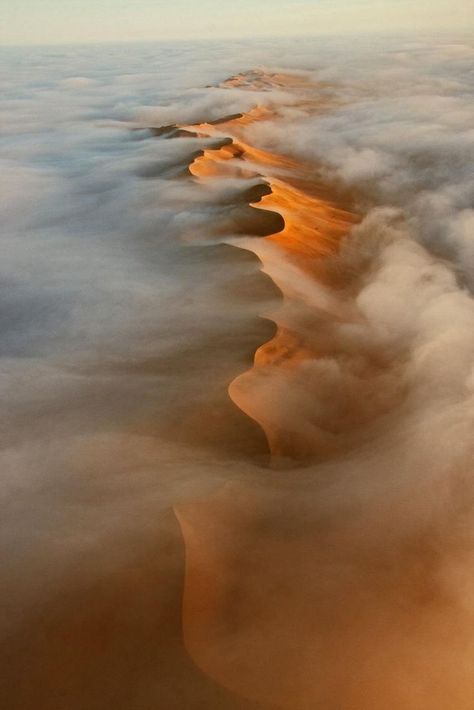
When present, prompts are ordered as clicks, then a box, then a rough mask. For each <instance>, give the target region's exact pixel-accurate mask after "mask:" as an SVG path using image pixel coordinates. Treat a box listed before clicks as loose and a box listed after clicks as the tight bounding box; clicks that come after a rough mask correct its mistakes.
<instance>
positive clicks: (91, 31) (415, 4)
mask: <svg viewBox="0 0 474 710" xmlns="http://www.w3.org/2000/svg"><path fill="white" fill-rule="evenodd" d="M473 24H474V0H170V1H169V2H167V1H166V2H165V0H0V42H1V43H2V44H25V43H26V44H44V43H46V44H50V43H63V42H98V41H99V42H100V41H128V40H129V41H133V40H155V39H190V38H196V39H198V38H208V37H216V38H219V37H234V38H239V37H255V36H273V35H275V36H277V35H299V34H303V35H313V34H314V35H317V34H328V33H338V32H341V33H346V32H364V31H369V32H387V31H399V30H433V29H435V30H443V29H445V30H456V29H463V30H466V29H468V28H469V27H472V26H473Z"/></svg>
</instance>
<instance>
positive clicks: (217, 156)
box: [175, 73, 359, 710]
mask: <svg viewBox="0 0 474 710" xmlns="http://www.w3.org/2000/svg"><path fill="white" fill-rule="evenodd" d="M272 80H273V79H272V78H270V79H267V78H266V77H265V76H264V75H262V74H261V73H259V74H257V83H258V86H259V87H262V86H265V85H267V82H271V81H272ZM278 81H279V82H281V84H282V85H284V86H285V87H286V88H288V87H290V86H292V82H294V85H295V88H296V89H299V88H300V87H301V86H302V85H303V86H304V87H305V89H307V88H308V85H307V82H306V81H305V80H301V79H300V78H298V77H284V78H283V77H282V76H281V75H278ZM249 83H250V87H249V88H252V86H253V83H252V80H251V79H248V78H247V77H245V76H244V75H242V76H240V77H234V78H233V79H232V80H231V84H230V85H232V86H240V87H243V88H244V87H245V88H247V85H248V84H249ZM304 100H305V101H307V99H306V96H305V98H304ZM316 103H317V102H316ZM267 120H277V116H276V115H275V113H273V112H271V111H269V110H268V109H266V108H261V107H256V108H255V109H253V110H252V111H250V112H249V113H248V114H245V115H241V116H234V117H230V118H227V119H223V120H222V121H217V122H216V121H214V122H212V123H201V124H197V125H193V126H180V129H181V130H183V131H188V132H190V133H193V134H197V135H199V136H203V137H206V138H219V139H222V140H223V141H224V143H223V144H222V145H220V146H218V147H213V148H208V149H205V150H203V151H202V153H201V154H200V155H198V156H196V157H194V159H193V161H192V162H191V164H190V166H189V172H190V174H191V175H192V176H193V177H194V178H195V179H196V180H198V181H201V182H203V183H206V182H209V183H212V181H214V180H217V181H218V180H220V179H221V178H229V177H230V178H233V179H238V180H242V182H243V183H245V182H246V181H253V183H254V186H255V181H256V180H258V181H259V182H258V184H262V185H264V186H265V185H266V186H268V190H263V191H260V194H257V195H256V196H253V197H251V199H250V201H249V202H248V205H249V206H250V207H251V208H252V209H254V210H260V211H264V212H270V213H271V212H273V213H277V214H279V215H281V217H282V220H283V222H282V228H281V229H279V230H278V231H275V232H273V233H272V234H270V235H268V236H264V237H261V238H258V237H256V236H251V235H250V234H249V235H246V236H243V237H235V238H231V239H228V240H227V243H229V244H232V245H233V246H235V247H237V248H240V249H246V250H248V251H250V252H252V253H253V254H255V255H256V256H257V258H258V259H259V261H260V263H261V271H262V272H264V273H265V274H266V275H267V276H269V277H270V279H271V280H272V281H273V283H274V284H275V285H276V286H277V287H278V289H279V291H280V292H281V295H282V306H283V307H284V306H285V304H287V305H289V306H290V307H296V309H300V307H301V309H302V310H303V312H304V311H305V309H307V308H312V306H313V298H312V290H313V289H316V290H318V295H320V288H321V287H320V286H318V282H320V283H322V284H324V281H325V280H326V279H327V278H328V274H326V272H325V268H324V262H325V258H326V257H330V256H331V255H333V254H334V253H335V252H337V250H338V248H339V244H340V241H341V239H342V238H343V237H345V236H346V235H347V234H348V232H349V230H350V228H351V227H352V225H354V224H355V223H357V222H358V221H359V217H358V215H356V214H355V213H353V212H351V211H350V210H348V209H345V208H344V207H343V206H342V205H341V204H339V203H338V201H337V200H334V199H331V194H330V191H329V190H328V188H327V187H326V186H324V185H322V184H319V183H317V182H316V180H315V176H314V167H311V166H308V165H305V164H304V163H302V162H299V161H296V160H294V159H292V158H289V157H287V156H284V155H280V154H277V153H271V152H268V151H263V150H260V149H257V148H255V147H254V146H252V145H251V144H249V143H248V142H247V141H246V140H245V130H246V127H247V126H249V125H251V124H252V123H254V122H257V121H267ZM262 192H263V194H261V193H262ZM251 234H252V235H253V234H255V232H254V231H252V232H251ZM319 300H320V302H322V304H323V307H325V308H327V309H328V310H329V311H331V309H336V308H337V306H336V305H335V304H333V303H332V302H331V300H330V298H329V297H327V298H326V299H324V298H322V299H319ZM319 307H321V305H320V306H319ZM265 317H266V318H269V319H270V320H272V321H273V322H274V323H275V325H276V334H275V335H274V337H273V338H272V339H271V340H269V341H268V342H266V343H263V344H262V345H261V346H260V347H259V348H258V349H257V351H256V352H255V355H254V360H253V364H252V367H251V368H250V369H249V370H248V371H247V372H244V373H243V374H241V375H239V376H238V377H237V378H235V379H234V380H233V381H232V382H231V383H230V384H229V387H228V393H229V396H230V398H231V399H232V401H233V402H234V404H235V405H236V406H237V407H238V408H239V409H240V410H241V411H242V412H244V413H245V414H246V415H248V416H249V417H250V418H251V419H253V420H254V421H256V422H257V423H258V424H259V425H260V426H261V428H262V429H263V431H264V433H265V434H266V437H267V440H268V443H269V447H270V451H271V455H272V464H273V465H274V466H279V465H282V464H283V463H284V462H285V461H287V460H289V461H291V463H292V465H294V464H295V462H296V461H298V460H305V459H307V458H309V457H311V455H312V454H313V453H314V452H313V451H312V450H311V446H309V448H308V442H307V441H305V440H304V437H303V438H302V439H301V438H299V437H298V436H296V435H295V433H294V432H291V431H286V430H284V429H281V428H279V427H278V424H275V420H274V419H273V411H272V410H273V409H275V408H277V407H278V405H277V404H275V407H272V401H271V392H270V393H269V392H268V391H266V390H265V388H263V389H262V388H261V383H262V382H265V380H266V379H267V375H268V374H274V373H275V371H277V372H279V373H281V375H282V377H285V376H286V375H287V374H291V372H292V370H293V369H294V368H295V365H297V364H300V363H301V362H302V361H304V360H306V359H313V358H316V357H318V353H317V352H316V351H315V349H314V347H313V346H311V345H310V344H308V343H307V342H305V338H304V334H303V335H302V334H301V333H300V332H299V331H298V327H297V326H298V323H297V322H295V321H292V320H291V318H290V319H288V318H286V317H283V316H282V315H280V314H279V313H278V312H277V313H271V314H265ZM270 389H271V388H270ZM241 496H242V499H240V497H239V496H237V499H238V500H237V499H236V496H235V491H234V492H233V490H232V486H231V487H230V488H229V489H227V487H225V486H224V488H223V489H222V490H221V491H219V492H218V493H217V495H215V496H212V497H211V498H208V499H206V500H203V501H196V502H194V503H190V504H188V505H181V506H179V508H175V515H176V518H177V520H178V522H179V525H180V527H181V531H182V535H183V540H184V543H185V549H186V565H185V583H184V591H183V638H184V644H185V647H186V649H187V651H188V653H189V654H190V656H191V658H192V659H193V661H194V663H195V664H196V665H197V666H198V667H199V668H200V669H201V671H203V672H204V673H206V674H207V675H208V676H209V677H210V678H212V679H213V680H214V681H215V682H217V683H219V684H220V685H221V686H223V687H225V688H226V689H228V690H230V691H231V692H233V693H236V694H237V695H239V696H241V697H245V698H247V699H250V700H252V701H257V702H260V703H264V704H265V707H268V703H271V704H272V707H279V708H285V709H286V710H295V709H296V708H297V707H298V708H300V707H301V708H302V707H303V705H301V704H300V703H299V702H298V701H297V698H296V697H295V695H294V691H293V689H292V684H293V681H294V682H297V685H298V683H299V681H297V679H295V678H293V675H292V673H293V671H291V672H290V673H289V674H288V657H287V654H288V652H289V653H291V652H292V651H291V648H292V643H291V642H289V645H288V647H287V646H285V645H284V646H282V645H281V638H280V637H279V635H278V634H279V632H278V630H277V629H276V630H275V639H274V644H273V645H272V647H271V648H269V644H268V640H267V639H266V638H259V637H258V632H257V635H256V636H255V637H253V636H252V633H251V630H249V628H248V621H247V622H245V621H243V622H242V628H240V626H241V624H240V622H238V621H235V620H233V621H231V620H230V619H229V618H228V614H227V613H226V610H228V603H229V600H227V598H226V597H225V593H226V592H225V589H226V585H225V584H224V583H223V582H222V584H220V583H219V582H218V581H216V580H217V578H219V579H220V578H222V580H227V581H228V582H229V580H232V579H233V569H234V568H233V563H232V559H233V555H232V554H231V553H230V552H229V550H227V545H226V543H225V542H224V543H222V541H221V539H220V538H221V535H222V531H223V530H227V529H230V530H238V531H239V534H245V531H246V530H247V528H250V529H251V528H252V520H253V519H254V516H255V515H257V517H258V514H257V513H256V509H257V508H258V505H259V503H258V502H257V500H256V499H254V498H253V497H252V494H251V493H249V492H248V491H245V492H244V493H243V494H242V492H241ZM272 549H273V548H272ZM275 554H276V556H278V554H279V551H277V552H275ZM237 567H238V565H237ZM216 575H217V577H216ZM232 586H233V585H232V582H230V587H232ZM223 619H226V620H227V621H228V622H229V623H231V624H234V625H235V628H234V627H232V628H229V629H226V628H221V626H220V624H221V623H222V621H223ZM226 633H228V639H227V640H226V638H225V637H226ZM249 633H250V638H252V648H251V649H247V651H245V648H246V644H247V642H248V640H249V637H248V634H249ZM301 633H303V632H302V630H301ZM222 634H224V636H223V637H222ZM297 636H298V634H296V636H295V638H297ZM230 639H233V640H234V641H230ZM229 643H230V646H229V645H228V644H229ZM233 643H235V646H234V645H233ZM293 651H294V652H295V653H297V652H298V651H297V649H296V648H294V649H293ZM269 657H271V666H272V672H271V673H270V674H268V658H269ZM258 659H260V660H261V661H262V668H261V670H260V671H259V669H258V667H255V663H254V661H256V660H258ZM263 659H267V661H263ZM260 660H259V661H258V662H259V663H260ZM264 669H265V670H264ZM273 671H275V673H274V672H273Z"/></svg>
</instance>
